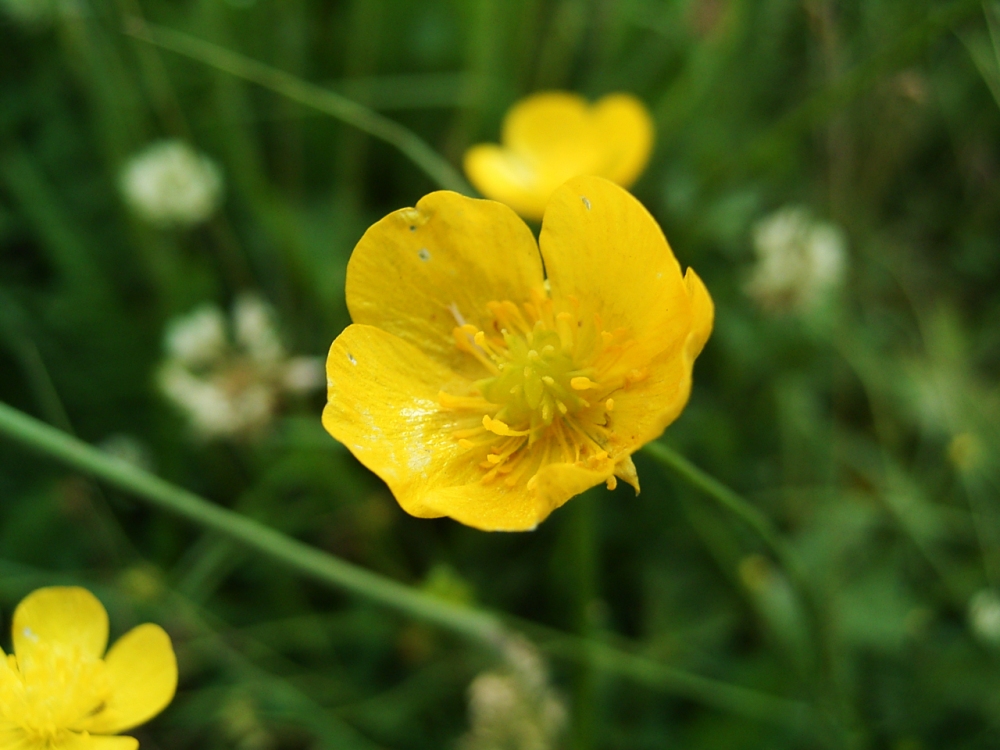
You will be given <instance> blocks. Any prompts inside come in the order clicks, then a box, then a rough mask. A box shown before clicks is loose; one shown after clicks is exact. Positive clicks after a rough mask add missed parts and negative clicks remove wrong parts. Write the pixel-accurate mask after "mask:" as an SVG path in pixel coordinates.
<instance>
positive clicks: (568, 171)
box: [464, 91, 653, 220]
mask: <svg viewBox="0 0 1000 750" xmlns="http://www.w3.org/2000/svg"><path fill="white" fill-rule="evenodd" d="M501 141H502V143H501V145H500V146H496V145H490V144H480V145H478V146H473V147H472V148H471V149H469V151H468V152H467V153H466V155H465V160H464V166H465V172H466V174H467V175H468V177H469V180H470V181H471V182H472V184H473V185H475V186H476V188H477V189H478V190H479V191H480V192H481V193H482V194H483V195H485V196H486V197H488V198H492V199H494V200H498V201H501V202H503V203H506V204H507V205H508V206H510V207H511V208H513V209H514V210H515V211H517V212H518V213H519V214H520V215H521V216H524V217H526V218H528V219H533V220H537V219H540V218H542V214H543V213H544V212H545V207H546V205H547V204H548V201H549V199H550V197H551V196H552V193H553V192H554V191H555V190H556V188H558V187H559V186H560V185H562V184H563V183H564V182H566V180H568V179H570V178H572V177H576V176H578V175H599V176H601V177H606V178H608V179H610V180H614V181H615V182H618V183H620V184H622V185H631V184H632V183H633V182H634V181H635V180H636V178H638V176H639V174H641V172H642V170H643V169H644V168H645V166H646V163H647V162H648V160H649V154H650V151H651V149H652V145H653V123H652V120H651V118H650V117H649V113H648V112H647V110H646V108H645V106H644V105H643V104H642V102H641V101H639V100H638V99H636V98H635V97H634V96H631V95H629V94H611V95H609V96H606V97H604V98H603V99H601V100H600V101H598V102H597V103H596V104H594V105H593V106H590V105H588V104H587V101H586V100H585V99H584V98H583V97H580V96H578V95H576V94H572V93H569V92H564V91H549V92H543V93H540V94H535V95H533V96H529V97H527V98H525V99H522V100H521V101H520V102H518V103H517V104H516V105H514V106H513V107H512V108H511V109H510V111H509V112H508V113H507V116H506V117H505V118H504V125H503V134H502V138H501Z"/></svg>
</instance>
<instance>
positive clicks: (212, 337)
mask: <svg viewBox="0 0 1000 750" xmlns="http://www.w3.org/2000/svg"><path fill="white" fill-rule="evenodd" d="M226 346H227V342H226V319H225V317H224V316H223V314H222V311H221V310H220V309H219V308H217V307H216V306H215V305H204V306H202V307H199V308H198V309H197V310H195V311H194V312H192V313H190V314H188V315H185V316H184V317H182V318H178V319H176V320H174V321H172V322H171V323H170V324H169V325H168V326H167V334H166V349H167V353H168V354H169V355H170V356H171V357H174V358H175V359H178V360H180V361H181V362H183V363H184V364H186V365H189V366H191V367H199V366H202V365H206V364H208V363H210V362H212V361H213V360H215V359H218V358H219V357H221V356H222V355H223V353H224V352H225V349H226Z"/></svg>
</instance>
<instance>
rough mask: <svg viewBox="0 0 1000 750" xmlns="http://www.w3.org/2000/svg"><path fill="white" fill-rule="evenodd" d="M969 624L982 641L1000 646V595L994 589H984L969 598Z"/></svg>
mask: <svg viewBox="0 0 1000 750" xmlns="http://www.w3.org/2000/svg"><path fill="white" fill-rule="evenodd" d="M969 626H970V627H971V628H972V633H973V634H974V635H975V636H976V638H977V639H978V640H980V641H981V642H982V643H985V644H987V645H989V646H1000V596H998V595H997V592H995V591H993V589H982V590H981V591H978V592H976V594H974V595H973V597H972V598H971V599H970V600H969Z"/></svg>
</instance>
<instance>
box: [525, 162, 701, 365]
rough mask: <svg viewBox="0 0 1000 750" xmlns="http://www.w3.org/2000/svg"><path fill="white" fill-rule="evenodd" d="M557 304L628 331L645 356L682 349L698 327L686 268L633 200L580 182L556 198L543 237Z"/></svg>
mask: <svg viewBox="0 0 1000 750" xmlns="http://www.w3.org/2000/svg"><path fill="white" fill-rule="evenodd" d="M540 244H541V250H542V256H543V257H544V259H545V269H546V272H547V274H548V278H549V283H550V285H551V289H552V296H553V297H554V298H560V297H561V298H574V299H576V300H579V303H580V305H581V306H582V307H583V308H585V309H586V310H587V311H588V313H589V314H591V315H593V314H595V313H596V314H597V315H599V316H600V317H601V320H602V322H603V325H604V327H605V328H607V329H608V330H614V329H617V328H624V329H627V330H628V331H629V332H630V334H631V336H632V337H634V338H635V339H636V340H637V341H638V342H639V344H640V347H641V349H642V352H643V355H644V356H649V355H650V354H652V355H657V354H660V353H661V352H663V351H665V350H667V349H670V348H672V347H676V346H679V345H680V344H682V343H683V342H684V341H685V340H686V338H687V333H688V330H689V326H690V321H691V301H690V296H689V294H688V291H687V287H686V285H685V283H684V278H683V276H682V275H681V267H680V264H679V263H678V262H677V259H676V258H675V257H674V254H673V252H672V251H671V249H670V246H669V245H668V244H667V240H666V238H665V237H664V236H663V232H662V231H661V230H660V227H659V226H658V225H657V223H656V221H655V220H654V219H653V217H652V216H650V215H649V212H648V211H646V209H645V208H644V207H643V206H642V204H641V203H639V201H637V200H636V199H635V198H634V197H632V195H630V194H629V193H628V192H626V191H625V190H622V189H621V188H619V187H617V186H616V185H614V184H613V183H611V182H609V181H607V180H603V179H600V178H597V177H577V178H575V179H573V180H570V181H569V182H567V183H566V184H565V185H563V186H562V187H560V188H559V189H558V190H557V191H556V192H555V194H554V195H553V196H552V201H551V203H550V204H549V208H548V211H546V213H545V221H544V222H543V224H542V235H541V240H540Z"/></svg>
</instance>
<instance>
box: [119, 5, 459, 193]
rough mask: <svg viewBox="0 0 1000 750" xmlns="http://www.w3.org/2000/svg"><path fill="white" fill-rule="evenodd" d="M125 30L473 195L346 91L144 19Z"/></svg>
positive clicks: (417, 142) (428, 151) (413, 139)
mask: <svg viewBox="0 0 1000 750" xmlns="http://www.w3.org/2000/svg"><path fill="white" fill-rule="evenodd" d="M125 33H126V34H128V35H129V36H132V37H134V38H136V39H140V40H142V41H144V42H147V43H149V44H153V45H155V46H157V47H161V48H163V49H166V50H170V51H171V52H176V53H177V54H179V55H184V56H185V57H188V58H190V59H192V60H197V61H199V62H202V63H204V64H206V65H209V66H211V67H213V68H215V69H216V70H221V71H224V72H226V73H229V74H230V75H233V76H236V77H237V78H242V79H243V80H245V81H250V82H252V83H256V84H258V85H259V86H263V87H264V88H266V89H269V90H270V91H273V92H275V93H276V94H280V95H281V96H284V97H287V98H288V99H291V100H292V101H295V102H298V103H299V104H303V105H305V106H307V107H312V108H313V109H318V110H320V111H321V112H325V113H326V114H328V115H330V116H332V117H335V118H337V119H338V120H341V121H342V122H346V123H347V124H348V125H353V126H354V127H356V128H358V129H359V130H362V131H364V132H365V133H368V134H369V135H371V136H373V137H375V138H379V139H381V140H383V141H385V142H386V143H389V144H391V145H393V146H395V147H396V148H398V149H399V150H400V151H401V152H402V153H403V154H404V155H405V156H407V157H409V159H410V160H411V161H412V162H413V163H414V164H416V165H417V166H418V167H420V169H422V170H423V171H424V173H425V174H426V175H427V176H428V177H430V178H431V180H433V181H434V182H435V183H436V184H437V185H439V186H440V187H442V188H445V189H446V190H454V191H455V192H457V193H463V194H465V195H472V194H473V190H472V188H471V187H470V186H469V184H468V183H467V182H466V181H465V179H464V178H463V177H462V176H461V175H460V174H459V173H458V172H457V171H456V170H455V168H454V167H452V166H451V164H449V163H448V162H447V161H446V160H445V159H444V158H443V157H442V156H441V155H440V154H438V153H437V152H436V151H435V150H434V149H432V148H431V147H430V146H429V145H428V144H427V143H426V142H425V141H424V140H423V139H421V138H420V137H419V136H417V135H416V134H415V133H413V132H411V131H410V130H408V129H407V128H404V127H403V126H402V125H400V124H399V123H397V122H394V121H393V120H390V119H389V118H387V117H383V116H382V115H380V114H379V113H378V112H374V111H372V110H371V109H369V108H368V107H364V106H362V105H360V104H358V103H357V102H354V101H351V100H350V99H347V98H346V97H343V96H341V95H340V94H336V93H334V92H333V91H330V90H329V89H325V88H322V87H320V86H316V85H315V84H312V83H309V82H308V81H303V80H302V79H301V78H296V77H295V76H293V75H290V74H288V73H286V72H284V71H282V70H278V69H276V68H272V67H271V66H269V65H265V64H264V63H261V62H257V61H256V60H251V59H250V58H248V57H244V56H243V55H240V54H238V53H236V52H232V51H230V50H227V49H225V48H223V47H219V46H218V45H215V44H212V43H211V42H206V41H204V40H202V39H198V38H196V37H193V36H190V35H188V34H185V33H183V32H180V31H175V30H174V29H168V28H165V27H163V26H157V25H156V24H151V23H147V22H145V21H142V20H141V19H137V18H131V19H129V20H128V21H127V22H126V24H125Z"/></svg>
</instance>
